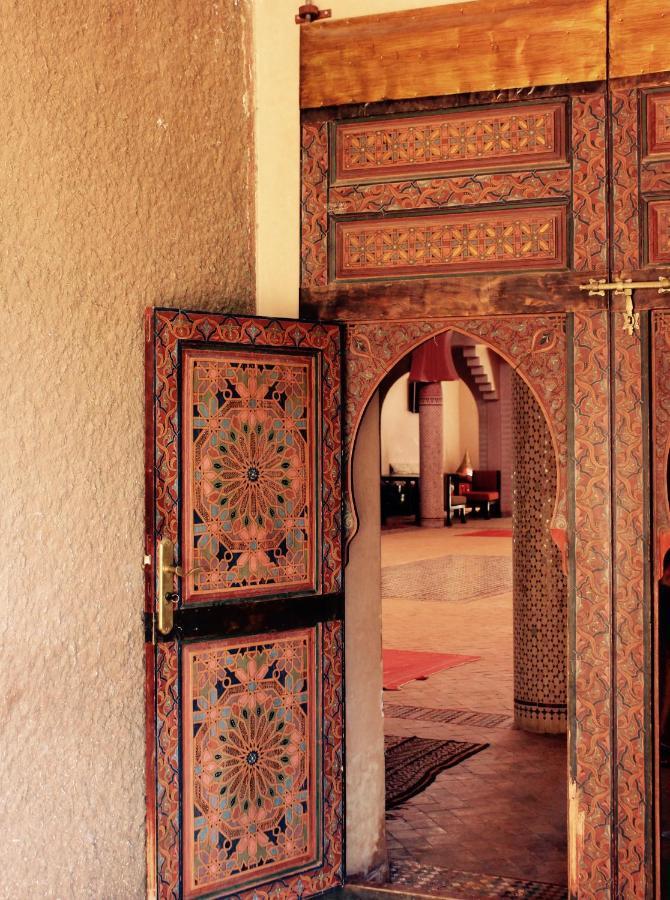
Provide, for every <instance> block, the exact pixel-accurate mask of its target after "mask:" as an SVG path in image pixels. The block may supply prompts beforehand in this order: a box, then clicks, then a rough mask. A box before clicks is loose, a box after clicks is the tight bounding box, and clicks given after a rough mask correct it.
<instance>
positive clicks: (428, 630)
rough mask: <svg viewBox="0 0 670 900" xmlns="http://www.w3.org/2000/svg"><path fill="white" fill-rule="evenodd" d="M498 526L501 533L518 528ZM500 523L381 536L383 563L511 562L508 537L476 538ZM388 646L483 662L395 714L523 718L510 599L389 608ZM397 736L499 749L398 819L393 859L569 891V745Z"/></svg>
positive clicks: (498, 730)
mask: <svg viewBox="0 0 670 900" xmlns="http://www.w3.org/2000/svg"><path fill="white" fill-rule="evenodd" d="M509 526H510V522H509V520H504V519H503V520H500V519H492V520H491V523H490V527H491V528H501V527H509ZM487 527H489V523H485V522H483V521H482V520H480V519H479V520H471V521H469V522H468V523H467V524H466V525H465V526H463V525H454V527H453V528H451V529H446V528H445V529H420V528H404V529H398V530H390V531H384V532H382V565H398V564H400V563H403V562H412V561H415V560H418V559H432V558H435V557H437V556H441V555H447V554H454V555H460V554H463V555H465V554H468V555H478V556H482V555H486V556H497V557H501V556H504V555H506V554H510V555H511V552H512V542H511V539H509V538H488V537H467V531H468V530H482V529H484V528H487ZM383 637H384V646H385V647H395V648H398V649H405V650H435V651H444V652H449V653H465V654H469V655H474V656H481V660H479V661H478V662H475V663H469V664H468V665H465V666H461V667H460V668H455V669H448V670H446V671H444V672H439V673H437V674H436V675H431V677H430V678H429V679H428V680H427V681H413V682H411V683H410V684H408V685H405V686H404V687H402V688H401V689H400V690H398V691H387V692H385V693H384V699H385V703H386V704H387V705H400V704H404V705H409V706H417V707H432V708H436V707H439V708H448V709H464V708H465V709H471V710H476V711H478V712H489V713H500V714H506V715H508V716H511V715H512V712H513V669H512V666H513V656H512V596H511V593H506V594H502V595H499V596H497V597H488V598H486V599H485V600H479V599H477V600H471V601H467V602H460V603H453V604H451V603H448V602H446V603H445V602H430V601H416V600H414V601H409V600H406V599H403V598H402V597H385V598H384V600H383ZM385 730H386V733H387V734H395V735H412V734H414V735H418V736H420V737H432V738H451V739H454V740H464V741H475V742H489V743H490V745H491V746H490V747H489V748H488V749H487V750H484V751H483V752H481V753H479V754H477V756H474V757H472V758H471V759H469V760H466V761H465V762H463V763H461V764H459V765H458V766H456V767H454V768H453V769H449V770H447V771H445V772H443V773H442V774H441V775H439V776H438V778H437V780H436V781H435V783H434V784H433V785H431V786H430V787H429V788H427V789H426V790H425V791H423V792H422V793H421V794H419V795H418V796H417V797H415V798H414V799H412V800H410V801H409V802H408V803H406V804H404V805H403V806H402V807H401V808H399V809H397V810H395V811H394V812H392V813H389V815H388V818H387V836H388V846H389V855H390V858H391V859H392V860H393V861H396V862H402V861H403V860H407V861H411V862H413V863H419V864H421V865H427V866H438V867H443V868H446V869H458V870H461V871H469V872H473V873H479V874H486V875H499V876H506V877H508V878H520V879H527V880H534V881H545V882H551V883H553V884H557V885H563V884H565V883H566V868H567V849H566V790H567V788H566V766H567V762H566V743H565V737H563V736H545V735H531V734H527V733H525V732H523V731H520V730H517V729H515V728H513V727H512V726H511V725H510V720H509V719H508V720H506V721H505V722H503V723H502V724H498V725H497V726H494V727H482V726H473V725H464V724H456V723H454V722H447V723H441V722H432V721H426V720H420V719H407V718H390V717H388V716H387V718H386V720H385Z"/></svg>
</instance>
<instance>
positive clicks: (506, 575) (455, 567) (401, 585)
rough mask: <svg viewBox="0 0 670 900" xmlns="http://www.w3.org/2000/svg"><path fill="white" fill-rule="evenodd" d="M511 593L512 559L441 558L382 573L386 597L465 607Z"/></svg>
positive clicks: (391, 568) (393, 568)
mask: <svg viewBox="0 0 670 900" xmlns="http://www.w3.org/2000/svg"><path fill="white" fill-rule="evenodd" d="M511 590H512V560H511V559H510V558H509V557H508V556H493V557H492V556H440V557H438V558H437V559H423V560H419V561H418V562H411V563H405V564H403V565H398V566H386V567H384V569H383V570H382V597H405V598H406V599H407V600H432V601H444V602H447V603H459V602H460V603H463V602H467V601H468V600H475V599H477V598H478V597H494V596H496V595H497V594H504V593H506V592H507V591H511Z"/></svg>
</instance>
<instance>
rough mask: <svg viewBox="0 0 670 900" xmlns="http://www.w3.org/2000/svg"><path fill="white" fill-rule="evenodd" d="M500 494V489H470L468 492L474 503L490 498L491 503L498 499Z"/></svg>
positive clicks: (469, 498)
mask: <svg viewBox="0 0 670 900" xmlns="http://www.w3.org/2000/svg"><path fill="white" fill-rule="evenodd" d="M499 496H500V494H499V493H498V491H470V493H469V494H468V500H470V501H471V502H473V503H477V502H478V501H484V500H488V501H489V503H491V502H492V501H493V500H497V499H498V497H499Z"/></svg>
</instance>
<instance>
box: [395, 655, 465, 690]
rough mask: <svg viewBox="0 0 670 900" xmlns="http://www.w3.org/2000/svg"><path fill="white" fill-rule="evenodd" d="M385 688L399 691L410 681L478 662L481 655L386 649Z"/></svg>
mask: <svg viewBox="0 0 670 900" xmlns="http://www.w3.org/2000/svg"><path fill="white" fill-rule="evenodd" d="M382 656H383V660H384V690H385V691H397V690H398V689H399V688H401V687H402V686H403V684H407V683H408V682H409V681H415V680H416V681H425V679H426V678H428V676H429V675H434V674H435V672H441V671H442V670H443V669H453V668H454V667H455V666H463V665H465V663H469V662H476V660H478V659H481V657H479V656H463V655H462V654H460V653H429V652H426V651H425V650H384V651H383V652H382Z"/></svg>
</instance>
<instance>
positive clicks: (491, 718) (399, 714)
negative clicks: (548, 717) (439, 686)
mask: <svg viewBox="0 0 670 900" xmlns="http://www.w3.org/2000/svg"><path fill="white" fill-rule="evenodd" d="M384 716H385V717H386V718H387V719H415V720H418V721H421V722H452V723H453V724H454V725H472V726H473V727H475V728H507V727H508V726H509V725H511V724H512V718H511V717H510V716H507V715H505V714H501V713H485V712H477V711H476V710H474V709H432V708H430V707H428V706H403V705H401V704H398V703H385V704H384Z"/></svg>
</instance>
